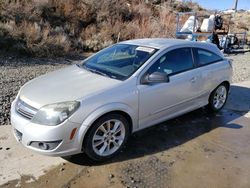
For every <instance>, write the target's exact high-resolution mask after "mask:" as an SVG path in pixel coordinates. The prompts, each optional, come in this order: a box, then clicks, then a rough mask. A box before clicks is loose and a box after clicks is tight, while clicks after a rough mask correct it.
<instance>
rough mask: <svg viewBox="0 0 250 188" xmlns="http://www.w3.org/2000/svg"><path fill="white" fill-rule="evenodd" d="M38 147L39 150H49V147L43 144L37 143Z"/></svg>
mask: <svg viewBox="0 0 250 188" xmlns="http://www.w3.org/2000/svg"><path fill="white" fill-rule="evenodd" d="M38 147H39V149H43V150H48V149H49V145H48V144H46V143H44V142H39V143H38Z"/></svg>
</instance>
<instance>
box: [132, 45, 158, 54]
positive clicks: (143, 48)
mask: <svg viewBox="0 0 250 188" xmlns="http://www.w3.org/2000/svg"><path fill="white" fill-rule="evenodd" d="M136 50H138V51H144V52H148V53H150V54H151V53H152V52H154V51H155V49H154V48H149V47H143V46H139V47H137V48H136Z"/></svg>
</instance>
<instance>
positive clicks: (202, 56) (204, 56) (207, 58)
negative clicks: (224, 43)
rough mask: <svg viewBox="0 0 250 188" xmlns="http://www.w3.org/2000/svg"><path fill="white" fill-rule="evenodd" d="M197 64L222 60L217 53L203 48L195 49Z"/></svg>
mask: <svg viewBox="0 0 250 188" xmlns="http://www.w3.org/2000/svg"><path fill="white" fill-rule="evenodd" d="M196 52H197V53H196V54H197V60H198V63H199V65H207V64H210V63H214V62H217V61H220V60H222V58H221V57H220V56H219V55H216V54H214V53H212V52H209V51H207V50H203V49H196Z"/></svg>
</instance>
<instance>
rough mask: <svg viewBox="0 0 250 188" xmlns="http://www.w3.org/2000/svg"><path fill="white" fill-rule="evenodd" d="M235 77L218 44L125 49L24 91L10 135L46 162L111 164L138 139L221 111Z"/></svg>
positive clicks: (166, 43)
mask: <svg viewBox="0 0 250 188" xmlns="http://www.w3.org/2000/svg"><path fill="white" fill-rule="evenodd" d="M231 77H232V67H231V64H230V62H229V61H228V60H227V59H225V58H224V57H223V55H222V53H221V52H220V51H219V49H218V48H217V47H216V46H215V45H213V44H207V43H200V42H191V41H185V40H177V39H137V40H129V41H124V42H120V43H118V44H115V45H113V46H111V47H108V48H105V49H103V50H101V51H100V52H98V53H96V54H94V55H92V56H90V57H89V58H87V59H86V60H84V61H83V62H82V63H81V64H78V65H73V66H69V67H66V68H63V69H61V70H58V71H55V72H51V73H48V74H46V75H43V76H40V77H38V78H35V79H34V80H31V81H29V82H28V83H26V84H25V85H24V86H23V87H22V88H21V89H20V91H19V93H18V95H17V97H16V99H15V100H14V102H13V103H12V108H11V123H12V127H13V132H14V135H15V137H16V139H17V140H18V141H19V142H21V143H22V144H23V145H24V146H26V147H27V148H30V149H32V150H34V151H37V152H39V153H41V154H45V155H51V156H66V155H73V154H77V153H81V152H85V153H86V154H87V155H88V156H89V157H90V158H91V159H93V160H97V161H100V160H106V159H109V158H111V157H113V156H114V155H115V154H117V153H118V152H119V151H120V149H121V148H122V146H123V145H124V144H125V143H126V141H127V139H128V137H129V135H130V134H132V133H134V132H136V131H139V130H141V129H145V128H147V127H149V126H152V125H155V124H158V123H160V122H162V121H166V120H168V119H171V118H174V117H177V116H180V115H182V114H184V113H187V112H190V111H192V110H195V109H198V108H201V107H203V106H207V107H208V108H209V109H210V110H212V111H214V112H217V111H219V110H220V109H222V108H223V106H224V105H225V103H226V100H227V96H228V92H229V88H230V82H231Z"/></svg>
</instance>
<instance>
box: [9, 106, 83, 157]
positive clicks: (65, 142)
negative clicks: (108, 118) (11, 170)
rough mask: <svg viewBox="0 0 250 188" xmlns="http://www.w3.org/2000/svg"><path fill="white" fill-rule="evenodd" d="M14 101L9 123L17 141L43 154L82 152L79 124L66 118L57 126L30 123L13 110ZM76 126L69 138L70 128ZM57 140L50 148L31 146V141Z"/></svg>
mask: <svg viewBox="0 0 250 188" xmlns="http://www.w3.org/2000/svg"><path fill="white" fill-rule="evenodd" d="M15 102H16V101H14V102H13V103H12V106H11V125H12V130H13V134H14V135H15V138H16V140H17V141H18V142H20V143H22V144H23V145H24V146H25V147H27V148H29V149H31V150H34V151H36V152H38V153H41V154H43V155H50V156H68V155H73V154H77V153H81V152H82V138H81V137H82V135H80V131H79V129H80V127H81V124H78V123H73V122H71V121H70V120H66V121H64V122H63V123H61V124H60V125H57V126H46V125H39V124H34V123H31V122H30V120H28V119H26V118H24V117H22V116H21V115H19V114H18V113H17V112H16V110H15ZM75 128H76V132H75V135H74V137H73V139H70V137H71V133H72V130H73V129H75ZM55 141H60V142H58V145H57V146H56V147H55V148H54V149H51V150H45V149H39V148H37V147H33V146H31V144H32V142H33V143H34V142H55Z"/></svg>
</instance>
